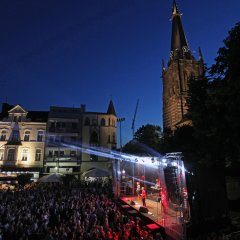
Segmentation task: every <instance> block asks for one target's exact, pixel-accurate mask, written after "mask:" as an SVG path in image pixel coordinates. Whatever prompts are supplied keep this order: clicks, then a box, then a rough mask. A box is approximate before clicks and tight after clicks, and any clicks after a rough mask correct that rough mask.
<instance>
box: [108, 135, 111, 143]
mask: <svg viewBox="0 0 240 240" xmlns="http://www.w3.org/2000/svg"><path fill="white" fill-rule="evenodd" d="M108 143H111V136H110V135H108Z"/></svg>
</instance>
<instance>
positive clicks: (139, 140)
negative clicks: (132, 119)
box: [123, 124, 163, 155]
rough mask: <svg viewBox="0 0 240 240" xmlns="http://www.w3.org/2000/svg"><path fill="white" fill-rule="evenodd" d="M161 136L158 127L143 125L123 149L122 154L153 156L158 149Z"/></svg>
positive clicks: (160, 130)
mask: <svg viewBox="0 0 240 240" xmlns="http://www.w3.org/2000/svg"><path fill="white" fill-rule="evenodd" d="M162 136H163V133H162V129H161V127H160V126H156V125H151V124H147V125H143V126H142V127H140V128H139V129H138V130H137V131H136V133H135V134H134V140H132V141H130V142H128V143H127V144H126V145H125V146H124V147H123V152H127V153H139V154H151V155H154V154H156V151H159V149H160V144H161V141H162Z"/></svg>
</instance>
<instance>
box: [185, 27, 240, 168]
mask: <svg viewBox="0 0 240 240" xmlns="http://www.w3.org/2000/svg"><path fill="white" fill-rule="evenodd" d="M239 41H240V24H237V25H236V26H235V27H234V28H233V29H232V30H230V31H229V36H228V37H227V38H226V39H225V40H224V47H222V48H220V49H219V51H218V56H217V57H216V59H215V61H216V63H215V64H214V65H213V66H212V67H211V69H210V71H209V75H208V76H207V77H206V76H204V77H202V78H198V79H194V78H193V79H191V80H190V83H189V99H188V106H189V113H190V114H189V117H190V119H191V120H192V122H193V127H194V137H195V140H196V142H197V143H198V150H199V158H201V159H202V160H204V161H203V162H204V163H205V164H210V165H219V166H220V165H222V166H231V165H234V164H235V163H237V162H240V143H239V140H238V138H239V134H240V108H239V106H240V97H239V92H240V72H239V66H240V44H239Z"/></svg>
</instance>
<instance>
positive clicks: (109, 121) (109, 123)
mask: <svg viewBox="0 0 240 240" xmlns="http://www.w3.org/2000/svg"><path fill="white" fill-rule="evenodd" d="M110 125H111V119H110V118H109V119H108V126H110Z"/></svg>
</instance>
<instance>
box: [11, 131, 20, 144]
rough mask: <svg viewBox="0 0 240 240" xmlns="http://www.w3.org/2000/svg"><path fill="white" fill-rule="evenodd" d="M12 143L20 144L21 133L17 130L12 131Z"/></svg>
mask: <svg viewBox="0 0 240 240" xmlns="http://www.w3.org/2000/svg"><path fill="white" fill-rule="evenodd" d="M12 141H13V142H18V141H19V132H18V131H16V130H13V131H12Z"/></svg>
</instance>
